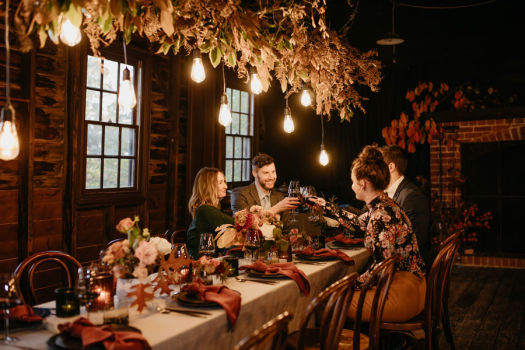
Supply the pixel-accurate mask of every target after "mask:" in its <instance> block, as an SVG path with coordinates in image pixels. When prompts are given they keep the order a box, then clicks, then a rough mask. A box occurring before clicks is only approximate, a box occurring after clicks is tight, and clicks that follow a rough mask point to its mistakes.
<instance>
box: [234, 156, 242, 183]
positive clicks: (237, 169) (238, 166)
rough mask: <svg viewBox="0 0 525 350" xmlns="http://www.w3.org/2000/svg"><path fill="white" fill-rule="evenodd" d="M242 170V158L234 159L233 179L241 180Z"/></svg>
mask: <svg viewBox="0 0 525 350" xmlns="http://www.w3.org/2000/svg"><path fill="white" fill-rule="evenodd" d="M241 171H242V160H235V161H234V169H233V172H234V174H233V181H235V182H237V181H241V178H242V176H241V174H242V173H241Z"/></svg>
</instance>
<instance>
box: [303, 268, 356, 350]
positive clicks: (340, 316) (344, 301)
mask: <svg viewBox="0 0 525 350" xmlns="http://www.w3.org/2000/svg"><path fill="white" fill-rule="evenodd" d="M357 277H358V275H357V273H355V272H354V273H352V274H350V275H348V276H345V277H344V278H342V279H340V280H339V281H337V282H335V283H333V284H332V285H330V286H329V287H328V288H326V289H325V290H323V291H322V292H321V293H319V294H318V295H317V296H316V297H315V298H314V299H312V301H311V302H310V304H308V307H307V308H306V311H305V316H304V318H303V320H302V321H301V326H300V328H299V341H298V344H297V348H298V349H300V350H302V349H304V348H305V344H304V338H305V334H306V333H307V332H308V324H309V321H310V319H311V317H312V315H314V314H316V311H320V312H319V313H317V315H319V318H320V327H319V334H320V343H321V349H324V350H332V349H337V347H338V345H339V341H340V338H341V332H342V330H343V327H344V324H345V321H346V318H347V313H348V309H349V307H350V304H351V303H352V296H353V295H354V293H355V290H356V288H355V287H356V285H357Z"/></svg>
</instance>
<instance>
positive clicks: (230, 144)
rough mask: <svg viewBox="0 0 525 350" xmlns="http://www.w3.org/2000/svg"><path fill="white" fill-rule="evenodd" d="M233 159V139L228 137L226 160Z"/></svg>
mask: <svg viewBox="0 0 525 350" xmlns="http://www.w3.org/2000/svg"><path fill="white" fill-rule="evenodd" d="M232 157H233V137H232V136H226V158H232Z"/></svg>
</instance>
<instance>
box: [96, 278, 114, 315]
mask: <svg viewBox="0 0 525 350" xmlns="http://www.w3.org/2000/svg"><path fill="white" fill-rule="evenodd" d="M92 279H93V280H92V282H93V284H92V286H91V290H92V291H93V292H94V293H96V294H97V297H96V298H95V299H94V300H93V302H92V303H91V305H90V311H103V310H106V309H109V308H111V307H113V297H114V295H115V293H114V288H113V286H114V283H113V275H112V274H110V273H108V272H104V273H99V274H98V275H96V276H93V277H92Z"/></svg>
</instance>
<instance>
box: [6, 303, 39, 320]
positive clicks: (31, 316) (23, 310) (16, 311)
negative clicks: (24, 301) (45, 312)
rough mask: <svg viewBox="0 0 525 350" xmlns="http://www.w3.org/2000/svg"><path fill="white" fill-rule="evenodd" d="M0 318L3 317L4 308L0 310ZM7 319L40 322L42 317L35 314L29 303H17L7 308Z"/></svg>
mask: <svg viewBox="0 0 525 350" xmlns="http://www.w3.org/2000/svg"><path fill="white" fill-rule="evenodd" d="M0 319H2V320H3V319H4V310H0ZM9 319H10V320H17V321H22V322H40V321H42V320H43V318H42V317H40V316H37V315H35V313H34V312H33V308H32V307H31V306H29V305H17V306H15V307H13V308H11V309H9Z"/></svg>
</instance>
